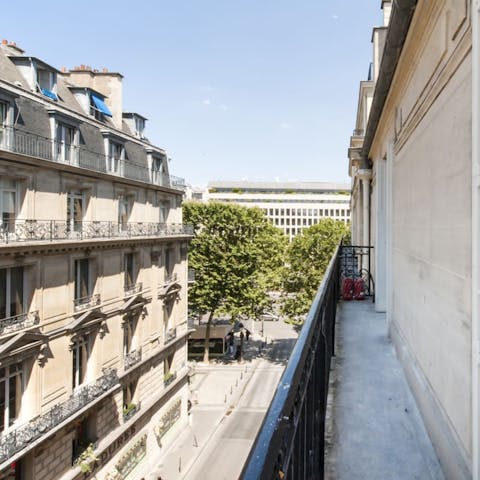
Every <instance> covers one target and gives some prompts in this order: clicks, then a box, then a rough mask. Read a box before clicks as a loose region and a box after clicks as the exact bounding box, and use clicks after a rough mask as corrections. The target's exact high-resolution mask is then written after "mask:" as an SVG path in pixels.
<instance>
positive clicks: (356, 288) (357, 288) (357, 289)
mask: <svg viewBox="0 0 480 480" xmlns="http://www.w3.org/2000/svg"><path fill="white" fill-rule="evenodd" d="M353 298H354V299H355V300H365V284H364V283H363V278H356V279H355V281H354V282H353Z"/></svg>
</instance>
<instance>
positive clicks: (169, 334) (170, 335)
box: [163, 327, 177, 344]
mask: <svg viewBox="0 0 480 480" xmlns="http://www.w3.org/2000/svg"><path fill="white" fill-rule="evenodd" d="M176 338H177V327H174V328H169V329H168V330H167V331H166V332H165V338H164V340H163V343H164V344H166V343H170V342H171V341H172V340H175V339H176Z"/></svg>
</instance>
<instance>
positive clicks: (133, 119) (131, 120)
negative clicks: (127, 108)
mask: <svg viewBox="0 0 480 480" xmlns="http://www.w3.org/2000/svg"><path fill="white" fill-rule="evenodd" d="M122 117H123V120H124V122H125V123H126V124H127V126H128V129H129V130H130V132H132V133H133V135H135V136H136V137H138V138H142V139H144V138H145V133H144V132H145V122H146V120H147V119H146V118H145V117H142V116H141V115H139V114H138V113H130V112H123V114H122Z"/></svg>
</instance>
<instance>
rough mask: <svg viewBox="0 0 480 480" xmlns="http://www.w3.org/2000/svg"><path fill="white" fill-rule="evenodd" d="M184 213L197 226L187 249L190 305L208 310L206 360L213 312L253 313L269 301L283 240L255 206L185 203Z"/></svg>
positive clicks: (198, 310) (281, 258) (280, 263)
mask: <svg viewBox="0 0 480 480" xmlns="http://www.w3.org/2000/svg"><path fill="white" fill-rule="evenodd" d="M183 216H184V220H185V222H186V223H189V224H193V226H194V230H195V236H194V238H193V239H192V242H191V244H190V250H189V266H190V267H191V268H193V269H194V270H195V282H194V284H193V286H192V288H191V289H190V291H189V306H190V308H191V310H193V311H194V312H196V313H200V314H205V313H208V321H207V327H206V333H205V350H204V361H205V362H208V360H209V340H210V326H211V322H212V319H213V317H214V315H215V314H216V313H219V312H222V313H224V314H227V315H231V316H232V318H235V317H236V316H238V315H240V314H244V315H248V316H256V315H258V314H259V313H261V312H262V311H263V310H264V309H266V308H267V307H268V306H269V304H270V301H269V297H268V295H267V292H268V290H271V289H274V288H275V287H278V285H279V284H280V272H281V269H282V266H283V262H284V252H285V248H286V245H287V239H286V237H285V235H284V234H283V232H282V231H281V230H279V229H277V228H276V227H274V226H273V225H271V224H270V223H269V222H268V220H267V219H266V218H265V216H264V215H263V212H262V211H261V210H260V209H257V208H245V207H241V206H239V205H235V204H227V203H220V202H211V203H196V202H185V203H184V204H183Z"/></svg>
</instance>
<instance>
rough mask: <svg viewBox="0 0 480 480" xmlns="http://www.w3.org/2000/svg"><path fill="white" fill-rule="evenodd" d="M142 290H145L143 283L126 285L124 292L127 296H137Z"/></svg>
mask: <svg viewBox="0 0 480 480" xmlns="http://www.w3.org/2000/svg"><path fill="white" fill-rule="evenodd" d="M142 289H143V283H142V282H139V283H132V284H130V285H125V287H124V292H125V295H126V296H128V295H136V294H137V293H140V292H141V291H142Z"/></svg>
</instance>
